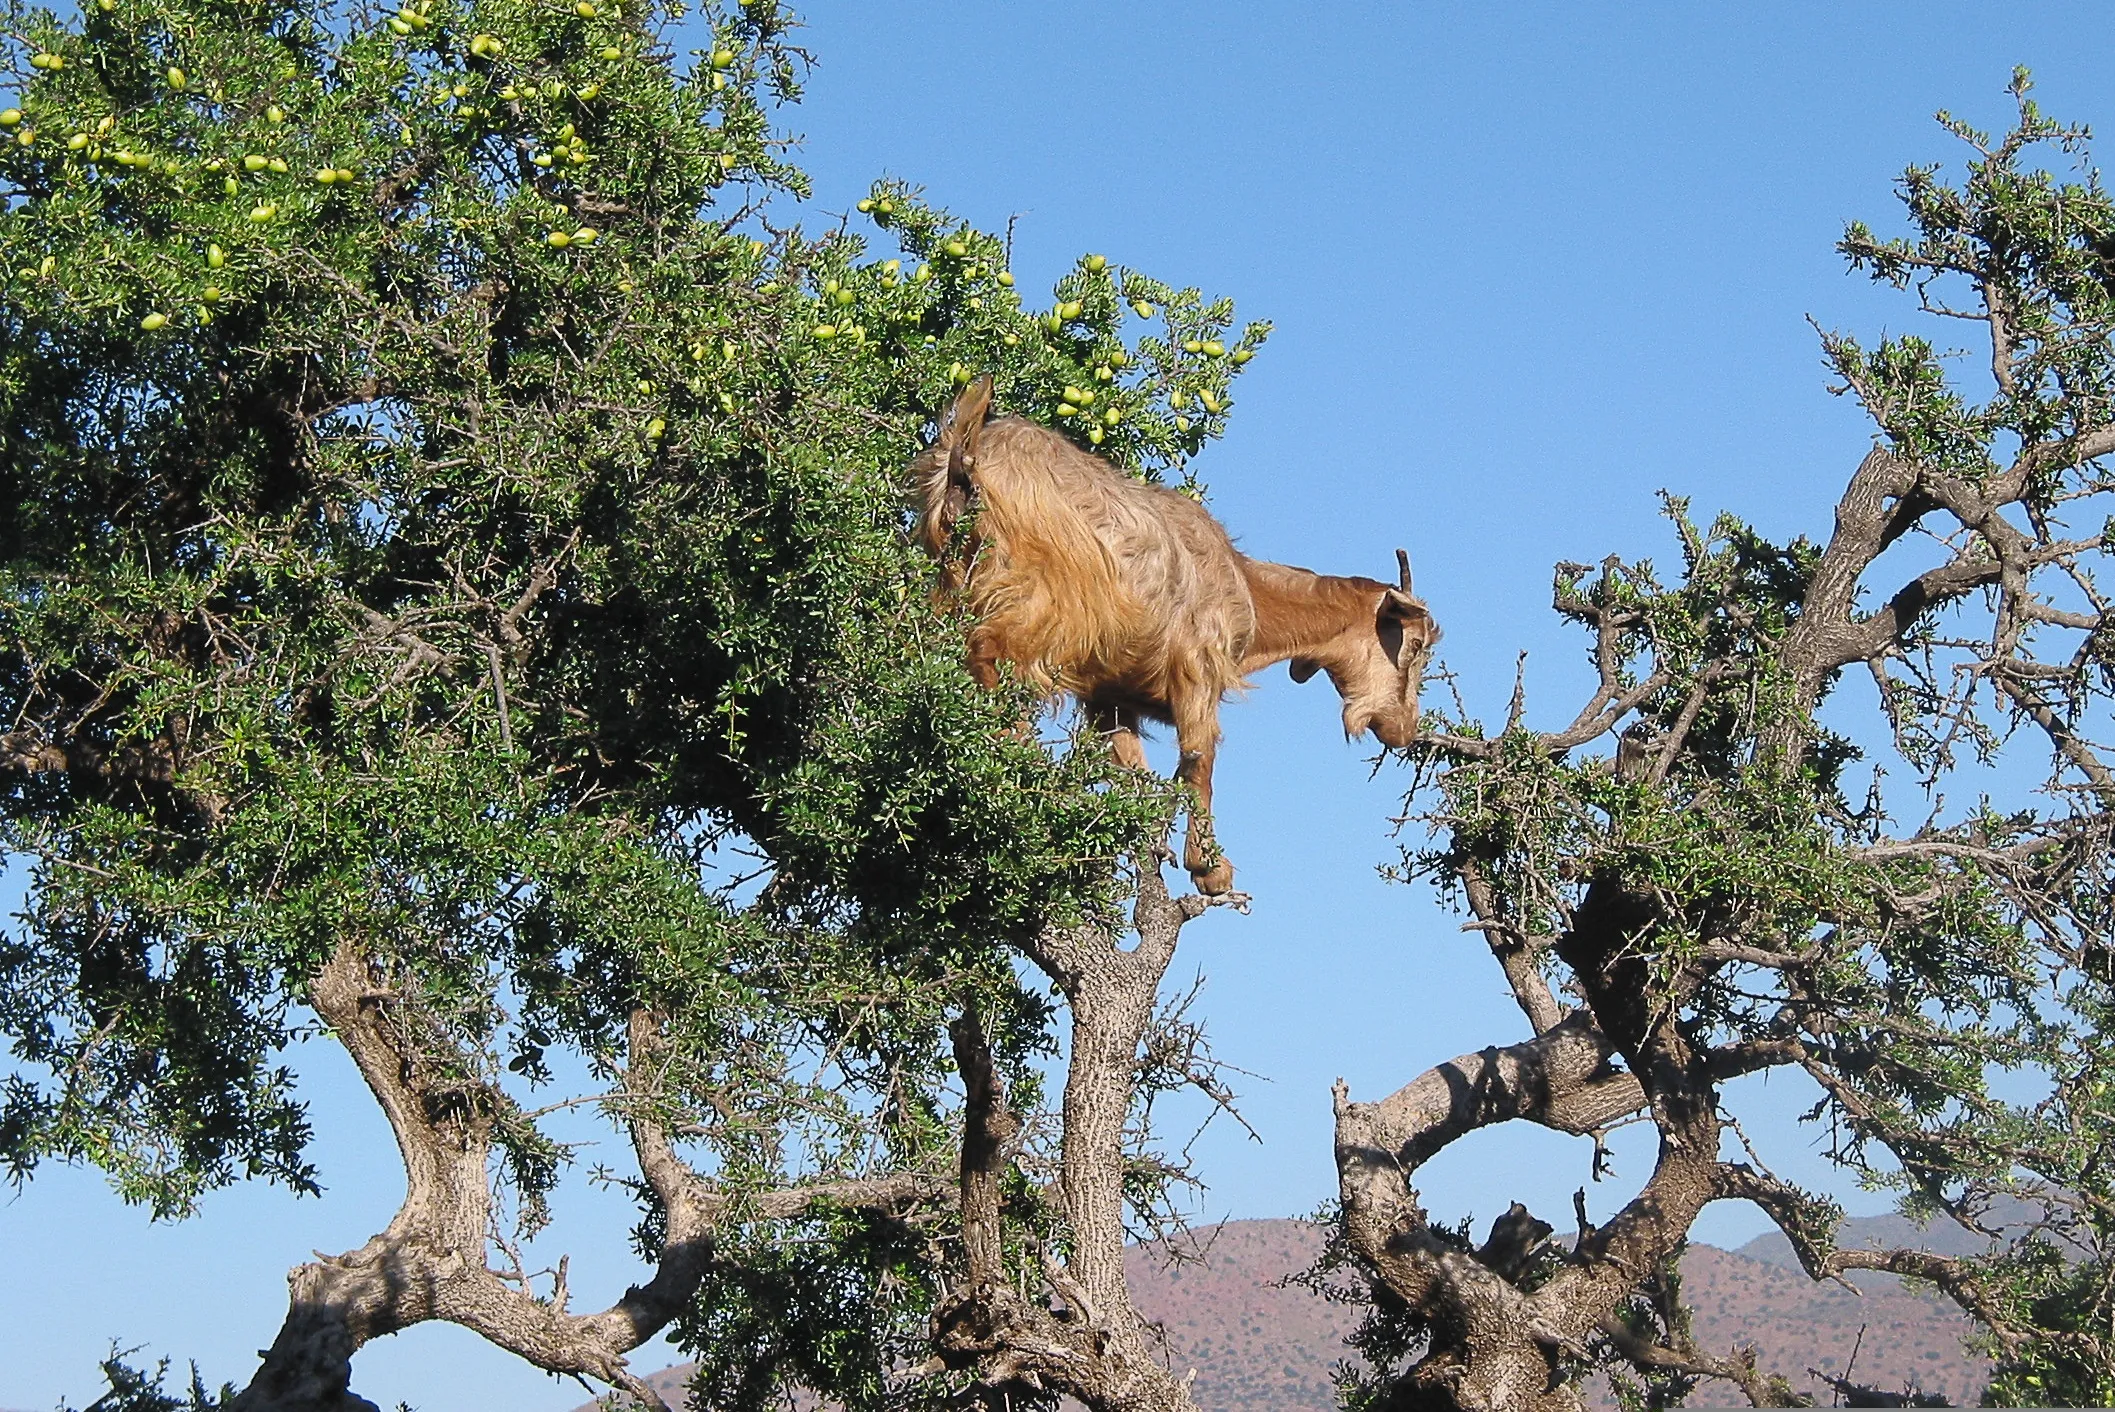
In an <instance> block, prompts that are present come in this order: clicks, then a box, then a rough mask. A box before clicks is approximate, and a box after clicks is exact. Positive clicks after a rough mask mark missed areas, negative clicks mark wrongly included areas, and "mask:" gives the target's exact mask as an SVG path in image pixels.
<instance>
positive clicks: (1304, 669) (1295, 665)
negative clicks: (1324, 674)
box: [1289, 657, 1322, 681]
mask: <svg viewBox="0 0 2115 1412" xmlns="http://www.w3.org/2000/svg"><path fill="white" fill-rule="evenodd" d="M1289 665H1290V667H1291V670H1292V679H1293V680H1294V681H1306V680H1307V679H1308V678H1309V677H1311V676H1313V675H1314V674H1315V673H1316V672H1319V671H1321V670H1322V664H1321V663H1320V662H1317V661H1316V660H1315V659H1314V658H1312V657H1295V658H1293V659H1292V662H1291V663H1290V664H1289Z"/></svg>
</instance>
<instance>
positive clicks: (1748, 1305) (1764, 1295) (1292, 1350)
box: [583, 1216, 1987, 1412]
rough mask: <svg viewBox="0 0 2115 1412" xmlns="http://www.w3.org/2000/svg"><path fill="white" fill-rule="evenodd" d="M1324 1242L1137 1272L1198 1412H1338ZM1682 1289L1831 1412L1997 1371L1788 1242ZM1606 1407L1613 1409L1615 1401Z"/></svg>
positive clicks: (1950, 1394) (1708, 1341)
mask: <svg viewBox="0 0 2115 1412" xmlns="http://www.w3.org/2000/svg"><path fill="white" fill-rule="evenodd" d="M1957 1236H1959V1237H1960V1239H1956V1237H1957ZM1321 1239H1322V1237H1321V1232H1320V1230H1319V1229H1318V1228H1317V1227H1315V1226H1314V1225H1312V1224H1310V1223H1308V1222H1306V1221H1228V1222H1226V1223H1224V1224H1223V1225H1218V1226H1207V1227H1203V1228H1201V1229H1199V1230H1197V1231H1194V1232H1192V1233H1191V1239H1190V1241H1189V1242H1188V1244H1189V1246H1190V1248H1191V1250H1192V1251H1193V1252H1194V1255H1195V1258H1193V1259H1185V1260H1183V1261H1180V1262H1178V1263H1175V1264H1169V1263H1167V1261H1166V1259H1165V1253H1164V1252H1161V1251H1157V1250H1155V1249H1153V1248H1150V1247H1134V1248H1133V1249H1132V1251H1131V1252H1130V1253H1129V1255H1128V1256H1127V1257H1126V1260H1125V1265H1126V1269H1127V1272H1128V1273H1129V1275H1130V1277H1131V1289H1132V1294H1133V1297H1134V1298H1135V1299H1136V1301H1137V1304H1138V1308H1139V1312H1141V1313H1142V1314H1144V1315H1145V1316H1146V1318H1147V1319H1148V1320H1150V1321H1152V1322H1153V1323H1154V1324H1156V1325H1157V1326H1158V1327H1159V1329H1160V1333H1161V1337H1162V1339H1163V1340H1164V1349H1165V1352H1166V1356H1167V1360H1168V1365H1169V1366H1170V1367H1171V1368H1173V1369H1174V1370H1175V1371H1176V1372H1177V1373H1178V1374H1181V1373H1185V1372H1188V1371H1189V1370H1190V1369H1191V1368H1195V1369H1196V1381H1195V1383H1194V1384H1193V1385H1192V1388H1191V1391H1192V1393H1193V1395H1194V1396H1195V1397H1196V1399H1197V1405H1198V1407H1199V1408H1200V1409H1201V1412H1334V1409H1335V1407H1336V1395H1335V1388H1334V1386H1333V1385H1332V1383H1331V1381H1330V1369H1331V1368H1332V1366H1333V1365H1335V1364H1336V1363H1338V1362H1339V1361H1341V1360H1343V1359H1345V1358H1346V1357H1348V1356H1349V1351H1348V1350H1347V1349H1345V1348H1344V1346H1343V1340H1344V1336H1345V1335H1346V1334H1347V1333H1349V1332H1350V1331H1351V1329H1352V1327H1353V1326H1354V1325H1355V1324H1356V1323H1357V1322H1358V1311H1357V1310H1356V1309H1353V1308H1348V1307H1346V1306H1343V1305H1331V1304H1327V1303H1324V1302H1323V1301H1322V1300H1321V1299H1319V1298H1317V1297H1316V1296H1315V1295H1313V1294H1310V1293H1309V1292H1308V1291H1306V1290H1305V1289H1301V1288H1298V1287H1292V1288H1286V1287H1281V1286H1279V1285H1278V1284H1277V1281H1278V1280H1279V1279H1281V1278H1282V1277H1283V1276H1285V1275H1289V1274H1292V1273H1294V1272H1296V1271H1299V1270H1304V1269H1306V1268H1307V1267H1308V1265H1309V1264H1311V1263H1312V1262H1313V1260H1314V1258H1315V1255H1316V1253H1317V1251H1318V1250H1319V1249H1320V1247H1321ZM1837 1239H1838V1242H1839V1243H1840V1244H1843V1245H1851V1246H1864V1245H1880V1244H1887V1245H1914V1246H1918V1247H1920V1248H1923V1249H1930V1250H1933V1251H1936V1252H1938V1253H1942V1254H1964V1253H1968V1250H1969V1249H1972V1248H1978V1247H1973V1246H1964V1245H1962V1241H1963V1240H1966V1239H1968V1238H1967V1237H1966V1236H1965V1233H1960V1232H1956V1231H1952V1230H1941V1229H1940V1228H1939V1227H1937V1226H1934V1227H1932V1228H1931V1229H1929V1230H1919V1229H1918V1228H1917V1227H1915V1226H1913V1225H1911V1224H1910V1223H1909V1222H1907V1221H1904V1220H1902V1218H1900V1217H1896V1216H1878V1217H1867V1218H1861V1219H1856V1220H1851V1221H1847V1222H1845V1223H1844V1226H1843V1229H1842V1230H1841V1231H1840V1232H1839V1234H1838V1237H1837ZM1957 1246H1958V1247H1960V1248H1956V1247H1957ZM1682 1277H1683V1292H1684V1294H1685V1295H1686V1296H1687V1297H1688V1300H1689V1302H1690V1306H1691V1308H1692V1309H1693V1310H1694V1311H1695V1316H1696V1338H1697V1343H1698V1344H1699V1346H1701V1347H1702V1348H1704V1349H1706V1350H1707V1351H1712V1352H1717V1353H1727V1352H1731V1351H1732V1349H1733V1348H1735V1347H1736V1346H1737V1345H1740V1344H1744V1343H1752V1344H1754V1345H1755V1346H1756V1350H1757V1353H1758V1354H1759V1355H1760V1361H1761V1365H1762V1367H1763V1368H1764V1369H1766V1370H1768V1371H1772V1372H1778V1373H1782V1374H1784V1375H1785V1376H1786V1377H1788V1378H1790V1379H1791V1380H1792V1382H1793V1384H1794V1386H1795V1387H1798V1388H1800V1389H1802V1390H1804V1391H1808V1392H1814V1393H1818V1394H1819V1398H1818V1400H1819V1401H1821V1402H1823V1403H1824V1404H1825V1403H1827V1402H1828V1401H1829V1400H1830V1397H1831V1394H1830V1391H1829V1389H1828V1387H1827V1385H1826V1384H1824V1383H1822V1382H1821V1381H1820V1380H1819V1379H1818V1378H1817V1377H1816V1376H1814V1374H1813V1373H1811V1372H1810V1371H1809V1370H1810V1369H1811V1370H1818V1371H1819V1372H1822V1373H1830V1374H1836V1375H1843V1374H1845V1372H1846V1370H1848V1372H1849V1373H1850V1374H1852V1375H1855V1376H1856V1378H1857V1380H1858V1381H1859V1382H1861V1383H1865V1384H1868V1385H1870V1386H1874V1387H1878V1388H1882V1389H1885V1390H1889V1391H1897V1390H1900V1389H1902V1388H1904V1387H1905V1386H1908V1385H1911V1384H1914V1385H1915V1387H1916V1388H1918V1389H1919V1390H1921V1391H1923V1392H1927V1393H1939V1394H1942V1395H1944V1396H1945V1397H1946V1398H1947V1399H1948V1400H1949V1401H1950V1402H1952V1403H1954V1404H1956V1405H1968V1406H1973V1405H1974V1404H1975V1401H1976V1398H1977V1395H1978V1394H1979V1393H1980V1392H1981V1390H1982V1387H1983V1382H1984V1378H1985V1376H1986V1372H1987V1365H1985V1364H1984V1363H1983V1362H1982V1361H1981V1360H1980V1359H1977V1358H1974V1357H1972V1356H1970V1355H1969V1354H1968V1353H1966V1352H1965V1351H1964V1350H1963V1348H1962V1340H1963V1339H1964V1337H1965V1336H1966V1335H1967V1333H1968V1332H1969V1329H1970V1324H1969V1321H1968V1319H1967V1318H1966V1317H1965V1316H1964V1315H1962V1314H1961V1313H1960V1312H1959V1311H1958V1310H1957V1309H1955V1308H1954V1306H1953V1305H1952V1304H1951V1303H1950V1302H1948V1301H1946V1300H1944V1299H1942V1298H1940V1297H1938V1296H1936V1295H1933V1294H1929V1293H1925V1292H1922V1291H1913V1290H1910V1289H1908V1288H1905V1287H1904V1286H1903V1284H1902V1282H1901V1281H1899V1280H1897V1279H1895V1278H1894V1277H1892V1276H1889V1275H1873V1274H1865V1273H1860V1274H1858V1275H1857V1276H1855V1277H1854V1281H1855V1284H1856V1288H1854V1289H1846V1288H1844V1287H1843V1286H1840V1285H1832V1284H1821V1285H1817V1284H1815V1283H1814V1282H1813V1281H1812V1280H1809V1279H1808V1278H1807V1277H1806V1275H1805V1273H1804V1272H1803V1271H1801V1270H1800V1269H1799V1268H1798V1263H1797V1261H1796V1260H1794V1259H1793V1258H1792V1254H1791V1250H1790V1247H1789V1246H1787V1245H1786V1244H1785V1242H1784V1238H1783V1237H1782V1236H1775V1235H1772V1236H1761V1237H1758V1238H1757V1239H1755V1240H1752V1241H1750V1242H1748V1244H1746V1245H1744V1246H1742V1247H1741V1248H1740V1249H1739V1250H1720V1249H1718V1248H1716V1247H1714V1246H1708V1245H1697V1246H1691V1247H1690V1249H1689V1253H1688V1255H1687V1256H1685V1257H1684V1259H1683V1261H1682ZM1854 1352H1855V1355H1856V1356H1855V1361H1854V1360H1853V1354H1854ZM685 1371H686V1370H685V1369H684V1368H681V1367H678V1368H671V1369H668V1370H666V1371H665V1372H663V1373H660V1374H656V1375H655V1376H654V1377H653V1378H652V1379H651V1381H652V1382H653V1383H654V1385H655V1386H656V1387H657V1388H660V1389H662V1390H663V1391H664V1392H665V1393H675V1392H677V1391H678V1390H679V1389H680V1387H681V1385H682V1379H683V1376H684V1373H685ZM1603 1391H1604V1393H1605V1390H1603ZM1732 1396H1733V1394H1732V1391H1731V1390H1730V1389H1721V1390H1718V1391H1716V1392H1709V1391H1706V1392H1700V1393H1699V1397H1701V1398H1702V1399H1703V1400H1704V1401H1706V1402H1714V1401H1715V1402H1716V1403H1718V1404H1719V1405H1725V1404H1726V1401H1727V1399H1728V1398H1729V1397H1732ZM671 1401H672V1405H674V1403H673V1399H671ZM1597 1401H1598V1403H1599V1405H1601V1406H1612V1405H1613V1404H1612V1403H1611V1402H1609V1401H1608V1399H1607V1398H1606V1397H1605V1395H1604V1396H1603V1397H1601V1398H1599V1399H1597ZM583 1412H586V1409H583Z"/></svg>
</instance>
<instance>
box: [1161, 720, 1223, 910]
mask: <svg viewBox="0 0 2115 1412" xmlns="http://www.w3.org/2000/svg"><path fill="white" fill-rule="evenodd" d="M1175 739H1176V743H1177V745H1178V746H1179V747H1180V749H1181V751H1182V763H1181V764H1179V765H1177V766H1176V767H1175V778H1176V779H1178V780H1180V781H1181V782H1182V783H1184V784H1186V785H1188V786H1189V787H1190V789H1191V791H1192V792H1193V793H1195V794H1196V796H1197V802H1196V803H1195V804H1193V805H1191V806H1190V827H1189V829H1188V830H1187V831H1186V832H1185V833H1184V835H1183V848H1182V865H1183V867H1185V868H1188V869H1189V870H1190V877H1191V878H1192V879H1193V880H1194V881H1195V882H1196V884H1197V890H1198V891H1199V892H1201V893H1204V894H1206V895H1207V896H1211V897H1217V896H1218V895H1219V894H1221V893H1223V892H1226V891H1228V890H1230V889H1231V888H1232V887H1233V885H1234V865H1233V864H1232V863H1229V862H1228V861H1227V860H1226V855H1225V854H1224V853H1222V852H1220V851H1219V840H1218V838H1217V837H1216V836H1215V835H1214V834H1213V832H1212V764H1213V761H1214V760H1215V759H1217V757H1218V754H1219V703H1218V701H1217V699H1216V698H1215V699H1212V700H1207V701H1204V702H1202V703H1195V702H1178V703H1176V704H1175Z"/></svg>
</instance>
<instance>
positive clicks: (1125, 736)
mask: <svg viewBox="0 0 2115 1412" xmlns="http://www.w3.org/2000/svg"><path fill="white" fill-rule="evenodd" d="M991 396H992V389H991V381H990V379H989V378H982V379H979V380H978V381H977V382H976V383H974V384H973V385H972V386H970V387H969V388H968V389H967V390H966V391H964V392H963V394H962V395H961V396H960V397H959V398H957V399H956V401H955V404H954V405H953V406H952V407H950V408H949V409H948V410H947V412H946V413H945V414H944V415H943V417H942V418H941V423H940V431H939V435H938V436H937V437H936V438H935V439H934V441H933V444H932V445H931V446H929V447H927V448H926V449H925V450H924V451H923V452H921V453H920V454H919V456H918V457H917V458H916V459H915V460H914V461H913V462H912V463H911V478H912V482H913V487H914V494H915V496H916V502H917V509H918V531H919V538H920V540H921V541H922V542H923V544H924V545H925V547H926V549H927V550H928V551H929V552H930V553H931V554H932V555H933V556H934V557H935V558H936V559H938V560H939V561H940V563H941V566H942V571H941V572H942V582H943V587H944V589H945V590H946V591H947V592H949V593H950V594H952V595H954V596H956V597H958V598H960V599H962V600H964V601H965V602H966V605H967V607H968V608H969V609H970V611H971V612H972V613H973V614H974V615H975V616H976V618H977V625H976V627H975V628H973V629H972V630H971V633H970V645H969V655H970V660H969V666H970V671H971V673H972V674H973V675H974V676H975V677H976V679H977V680H978V681H979V682H981V683H983V684H985V685H987V686H989V685H992V684H994V683H996V682H997V680H998V664H999V663H1000V662H1002V661H1003V662H1010V663H1012V664H1013V665H1014V666H1015V668H1016V669H1017V670H1019V671H1020V672H1021V674H1022V675H1023V676H1024V677H1025V678H1026V679H1027V680H1029V681H1031V682H1033V683H1035V684H1036V685H1037V686H1038V687H1040V688H1042V689H1043V690H1044V691H1045V692H1047V693H1048V694H1049V695H1051V696H1053V697H1055V696H1057V695H1058V694H1060V693H1069V694H1071V695H1072V696H1075V697H1077V698H1078V699H1079V701H1080V703H1081V705H1082V706H1083V707H1084V708H1085V709H1086V711H1087V713H1088V717H1089V719H1090V720H1091V721H1092V722H1093V723H1094V724H1095V725H1096V726H1097V728H1099V729H1102V730H1104V731H1108V732H1109V733H1110V734H1111V735H1112V737H1113V744H1114V746H1115V748H1116V751H1117V754H1118V756H1119V758H1121V759H1123V760H1124V761H1125V762H1126V763H1128V764H1132V765H1137V766H1140V767H1143V766H1144V764H1145V753H1144V750H1143V747H1142V746H1141V745H1140V744H1139V740H1138V734H1137V732H1138V725H1139V722H1140V720H1141V719H1148V720H1157V721H1165V722H1171V723H1172V724H1173V725H1174V726H1175V730H1176V735H1177V738H1178V741H1179V743H1180V748H1181V751H1182V764H1181V766H1180V767H1179V769H1178V771H1177V777H1178V778H1179V779H1181V780H1183V781H1184V782H1185V783H1187V784H1189V785H1190V786H1191V787H1192V788H1193V789H1195V791H1196V793H1197V804H1198V807H1197V808H1196V809H1195V810H1193V811H1192V814H1191V820H1190V831H1189V837H1188V840H1187V847H1186V849H1185V860H1184V861H1185V863H1186V865H1187V866H1188V868H1189V869H1190V871H1191V872H1192V873H1193V874H1196V875H1197V878H1198V886H1199V887H1200V888H1202V889H1204V890H1205V891H1210V892H1220V891H1224V890H1225V889H1226V888H1227V887H1228V886H1230V885H1231V881H1232V869H1231V868H1230V867H1228V866H1227V864H1226V862H1225V860H1224V859H1223V858H1221V857H1219V856H1218V855H1217V848H1216V846H1215V844H1214V843H1213V840H1212V832H1211V823H1210V810H1211V788H1212V785H1211V779H1212V764H1213V759H1214V756H1215V754H1216V750H1217V745H1218V739H1219V721H1218V711H1219V702H1220V701H1221V700H1222V699H1223V698H1224V697H1225V696H1226V695H1227V694H1228V693H1229V692H1231V691H1234V690H1236V689H1237V688H1239V687H1240V686H1241V685H1242V684H1243V681H1244V679H1245V678H1246V677H1247V676H1248V675H1249V674H1250V673H1252V672H1255V671H1257V670H1259V669H1261V668H1262V667H1264V666H1267V665H1269V664H1270V663H1272V662H1277V661H1284V660H1286V659H1288V658H1290V659H1292V661H1293V675H1294V678H1295V679H1296V680H1299V681H1305V680H1306V679H1307V678H1308V677H1309V676H1312V675H1313V674H1314V672H1316V671H1317V670H1324V669H1326V670H1327V671H1328V672H1329V674H1330V678H1331V680H1332V681H1333V682H1334V683H1335V685H1336V687H1337V689H1338V691H1339V693H1340V694H1342V695H1343V696H1344V698H1345V701H1346V707H1345V729H1346V730H1347V732H1350V733H1353V734H1356V733H1357V732H1358V731H1361V730H1365V729H1369V728H1370V729H1372V730H1374V732H1375V733H1376V734H1377V735H1379V736H1380V737H1381V738H1382V739H1383V740H1384V741H1385V742H1386V743H1388V744H1391V745H1403V744H1407V743H1408V738H1409V735H1410V734H1412V733H1414V731H1415V729H1416V720H1417V680H1418V677H1419V676H1420V675H1421V674H1422V669H1423V665H1424V659H1425V655H1426V654H1427V652H1428V651H1429V649H1430V646H1431V643H1432V641H1433V640H1434V639H1436V637H1437V636H1438V632H1437V629H1436V628H1434V627H1433V626H1432V620H1431V616H1430V614H1428V613H1427V612H1426V611H1425V609H1424V605H1423V604H1422V603H1419V602H1418V601H1417V600H1416V599H1414V598H1412V597H1410V595H1409V592H1408V589H1409V579H1408V567H1407V562H1406V563H1405V568H1404V578H1403V586H1402V588H1401V589H1400V590H1398V589H1396V588H1392V587H1390V586H1389V585H1387V584H1384V583H1381V582H1379V581H1378V580H1375V579H1364V578H1337V577H1332V576H1328V575H1321V574H1314V573H1310V572H1308V571H1307V570H1305V569H1295V568H1290V567H1287V566H1285V565H1282V564H1270V563H1264V562H1261V561H1258V560H1252V559H1249V558H1247V557H1246V556H1244V555H1243V554H1242V553H1241V552H1240V551H1239V550H1237V549H1235V548H1234V545H1233V541H1232V540H1230V539H1229V538H1228V537H1227V533H1226V531H1225V530H1224V529H1223V528H1221V527H1220V525H1219V522H1218V521H1217V520H1215V519H1213V518H1212V517H1211V515H1210V514H1209V513H1207V512H1206V511H1205V509H1204V507H1202V506H1201V505H1199V504H1197V503H1196V502H1195V501H1193V500H1191V499H1189V498H1188V497H1187V496H1184V495H1180V494H1178V493H1176V492H1175V491H1172V490H1166V489H1163V488H1161V487H1159V486H1152V485H1147V484H1144V483H1143V482H1140V481H1136V480H1133V479H1131V478H1130V477H1128V476H1124V475H1122V474H1120V473H1118V472H1117V471H1116V470H1115V469H1114V468H1113V467H1111V466H1110V465H1109V464H1108V463H1107V462H1106V461H1103V460H1101V459H1100V458H1099V457H1096V456H1092V455H1090V454H1088V453H1087V452H1085V451H1083V450H1081V449H1080V448H1079V447H1077V446H1075V445H1073V444H1072V443H1071V442H1070V441H1068V440H1066V439H1065V438H1064V437H1063V436H1061V435H1059V434H1058V433H1056V432H1054V431H1051V430H1049V429H1047V428H1045V427H1041V426H1038V425H1036V424H1035V423H1033V422H1028V421H1024V420H1022V419H1021V418H1019V417H1001V418H998V419H997V420H995V421H991V422H988V423H987V422H986V420H985V417H986V414H987V413H988V412H989V411H990V408H991ZM972 507H974V510H975V513H974V514H973V515H972V514H970V513H969V512H970V511H971V509H972ZM958 534H959V535H960V538H961V542H960V543H958V542H957V537H958Z"/></svg>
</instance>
